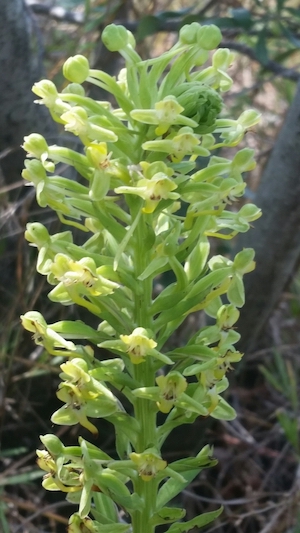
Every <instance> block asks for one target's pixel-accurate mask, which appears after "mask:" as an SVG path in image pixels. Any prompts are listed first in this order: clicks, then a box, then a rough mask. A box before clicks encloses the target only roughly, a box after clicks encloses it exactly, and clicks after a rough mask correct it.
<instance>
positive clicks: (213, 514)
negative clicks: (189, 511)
mask: <svg viewBox="0 0 300 533" xmlns="http://www.w3.org/2000/svg"><path fill="white" fill-rule="evenodd" d="M222 512H223V507H220V509H217V510H216V511H210V512H209V513H203V514H201V515H200V516H196V518H193V519H192V520H189V521H188V522H181V523H179V524H173V525H172V526H171V527H169V529H168V530H167V533H187V532H188V531H190V530H191V529H193V528H194V527H197V528H199V527H204V526H206V525H207V524H210V522H212V521H213V520H215V519H216V518H218V516H220V514H221V513H222Z"/></svg>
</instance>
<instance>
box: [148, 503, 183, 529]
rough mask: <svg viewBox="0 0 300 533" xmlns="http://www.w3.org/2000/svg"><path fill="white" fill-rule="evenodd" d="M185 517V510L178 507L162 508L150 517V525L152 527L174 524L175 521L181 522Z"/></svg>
mask: <svg viewBox="0 0 300 533" xmlns="http://www.w3.org/2000/svg"><path fill="white" fill-rule="evenodd" d="M185 515H186V510H185V509H180V508H179V507H163V508H162V509H160V511H159V512H157V513H155V514H154V515H152V517H151V520H150V523H151V525H153V526H160V525H163V524H168V523H170V522H174V521H175V520H182V518H184V517H185Z"/></svg>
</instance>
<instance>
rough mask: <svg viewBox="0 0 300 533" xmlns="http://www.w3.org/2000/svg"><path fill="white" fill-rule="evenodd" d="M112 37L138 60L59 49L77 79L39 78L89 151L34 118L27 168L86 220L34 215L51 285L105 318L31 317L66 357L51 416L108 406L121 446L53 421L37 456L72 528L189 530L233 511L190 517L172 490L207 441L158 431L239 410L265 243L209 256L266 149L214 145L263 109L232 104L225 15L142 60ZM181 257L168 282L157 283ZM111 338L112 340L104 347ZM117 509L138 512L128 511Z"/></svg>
mask: <svg viewBox="0 0 300 533" xmlns="http://www.w3.org/2000/svg"><path fill="white" fill-rule="evenodd" d="M102 39H103V42H104V44H105V45H106V46H107V48H108V49H109V50H111V51H118V52H120V54H121V55H122V56H123V58H124V59H125V67H124V68H123V69H122V70H121V72H120V75H119V76H118V77H117V78H114V77H111V76H110V75H109V74H107V73H105V72H102V71H98V70H94V69H90V67H89V64H88V61H87V59H86V58H85V57H83V56H75V57H73V58H70V59H68V60H67V62H66V63H65V65H64V68H63V72H64V75H65V77H66V78H67V79H68V80H69V81H70V82H71V83H70V84H69V85H67V86H66V87H65V88H64V89H63V91H62V92H59V91H58V90H57V89H56V87H55V85H54V84H53V83H52V82H50V81H47V80H43V81H40V82H38V83H36V84H35V85H34V88H33V91H34V93H35V94H37V95H38V96H39V97H40V100H38V102H39V103H40V104H43V105H46V106H47V107H48V108H49V111H50V113H51V115H52V117H53V119H54V120H56V121H57V122H59V123H60V124H61V125H63V126H64V129H65V131H67V132H70V133H71V134H74V135H75V136H77V137H78V138H79V140H80V143H81V146H80V147H79V148H78V151H76V150H71V149H69V148H65V147H62V146H56V145H48V144H47V142H46V141H45V139H44V138H43V137H42V136H41V135H38V134H35V133H32V134H31V135H28V136H27V137H25V140H24V145H23V147H24V149H25V150H26V151H27V152H28V159H27V160H26V162H25V169H24V171H23V177H24V179H25V180H27V181H28V182H29V184H32V185H33V186H34V187H35V188H36V197H37V201H38V203H39V205H40V206H42V207H46V206H49V207H50V208H52V209H53V210H54V211H56V213H57V216H58V217H59V219H60V221H61V222H62V223H63V224H64V225H67V226H70V227H71V228H72V227H74V228H76V233H75V234H74V235H73V234H72V232H71V231H66V230H64V231H62V232H60V233H57V234H55V235H50V234H49V232H48V230H47V228H46V227H45V226H43V225H42V224H41V223H37V222H36V223H29V224H28V225H27V228H26V233H25V237H26V239H27V240H28V242H29V243H30V245H31V246H35V247H36V248H37V249H38V258H37V271H38V272H39V273H40V274H42V275H44V276H47V280H48V283H49V284H50V285H51V286H52V288H51V291H50V292H49V299H50V300H52V301H53V302H56V303H60V304H62V305H65V306H73V305H74V304H75V305H79V306H81V307H84V308H85V309H86V310H87V311H88V312H90V313H91V314H92V315H94V317H93V321H92V322H91V323H92V324H95V323H96V324H97V323H98V327H97V325H96V326H93V327H92V326H90V325H89V324H85V323H84V322H81V321H70V320H64V321H59V322H55V323H53V324H48V323H47V322H46V320H45V319H44V317H43V316H42V315H41V314H40V313H39V312H38V311H29V312H27V313H25V314H24V315H23V316H22V317H21V320H22V324H23V326H24V328H25V329H27V330H28V331H30V332H31V333H32V334H33V340H34V341H35V343H36V344H38V345H40V346H43V347H44V349H45V350H47V351H48V352H49V353H50V354H52V355H53V356H57V355H58V356H60V358H61V359H62V358H65V362H62V364H61V370H62V373H61V374H60V377H61V383H60V385H59V388H58V392H57V397H58V399H59V400H60V401H61V402H62V405H61V406H60V407H59V409H58V410H57V411H56V412H55V413H54V414H53V415H52V419H51V420H52V422H54V423H56V424H65V425H74V424H77V423H79V424H81V425H82V426H83V427H85V428H86V429H87V430H89V431H91V433H93V434H94V435H97V433H98V431H99V426H100V423H98V422H97V421H96V420H95V419H100V418H105V419H106V420H107V421H108V422H110V423H111V424H112V425H113V426H114V428H115V433H116V452H117V454H118V457H119V459H118V460H116V459H113V458H112V457H110V456H108V455H107V454H105V453H104V452H103V451H102V450H100V449H99V448H98V447H97V446H95V445H93V444H90V443H89V442H88V441H86V440H84V439H81V438H80V439H79V445H78V446H70V447H65V446H64V445H63V444H62V443H61V442H60V440H59V439H58V438H57V437H56V436H55V435H46V436H44V437H41V440H42V443H43V444H44V446H45V447H46V450H38V451H37V455H38V464H39V466H40V467H41V468H42V469H43V470H44V471H45V472H46V475H45V477H44V481H43V486H44V487H45V488H46V489H48V490H53V491H56V490H61V491H63V492H65V493H66V494H67V498H68V500H69V501H70V502H72V503H75V504H78V510H77V511H76V512H75V513H74V514H73V515H72V516H71V518H70V521H69V528H68V531H69V533H80V532H83V531H85V532H87V533H89V532H91V533H100V532H107V533H114V532H116V533H118V532H119V533H122V532H124V533H126V532H127V531H130V532H131V533H154V531H155V530H156V527H157V526H160V525H163V526H165V527H166V526H167V525H168V524H169V526H168V527H169V529H168V530H167V531H168V532H169V533H178V532H179V531H189V530H190V529H193V528H194V527H201V526H203V525H206V524H208V523H209V522H210V521H212V520H213V519H214V518H215V517H217V516H218V514H219V513H220V512H221V510H220V509H219V510H216V511H212V512H210V513H205V514H203V515H200V516H199V517H197V518H194V519H192V520H190V521H189V522H187V523H180V521H181V520H182V519H183V518H184V516H185V510H184V509H179V508H175V507H172V506H171V505H170V506H169V507H167V506H166V505H167V504H168V502H170V501H171V500H172V499H173V498H175V497H176V496H177V495H178V494H179V493H180V492H181V491H182V490H183V489H184V488H185V487H186V486H187V485H188V484H189V483H190V482H191V481H192V480H193V479H194V478H195V477H196V476H197V475H198V473H199V472H200V471H201V470H202V469H203V468H205V467H208V466H213V465H214V464H215V461H214V460H213V459H212V456H211V453H212V452H211V450H210V449H209V448H208V447H204V448H203V450H201V451H200V452H199V454H198V455H197V456H196V457H195V458H191V457H189V458H187V459H182V460H180V461H175V462H173V463H170V464H167V461H166V459H165V458H164V457H163V454H162V452H161V448H162V445H163V443H164V441H165V440H166V439H167V437H168V436H169V434H170V433H171V431H172V430H173V429H174V428H176V427H177V426H180V425H181V424H189V423H192V422H194V420H195V419H196V418H197V417H202V416H204V417H207V416H212V417H214V418H217V419H223V420H232V419H233V418H234V417H235V411H234V409H233V408H232V407H231V406H230V405H229V404H228V403H227V402H226V401H225V400H224V398H223V397H222V393H223V392H224V391H225V390H226V389H227V387H228V379H227V377H226V374H227V372H228V371H229V370H230V369H231V368H232V365H233V364H234V363H236V362H238V361H240V359H241V357H242V354H241V353H240V352H239V351H237V350H236V348H235V344H236V343H237V341H238V340H239V338H240V335H239V333H238V332H237V331H236V329H235V324H236V322H237V320H238V318H239V309H238V308H239V307H241V306H242V305H243V304H244V296H245V295H244V285H243V276H244V274H247V273H248V272H251V271H252V270H253V268H254V267H255V263H254V253H253V250H251V249H245V250H242V251H241V252H240V253H238V254H237V255H236V257H235V258H233V259H232V260H231V259H229V258H228V257H223V256H222V255H216V256H211V253H210V238H211V237H214V238H219V239H226V240H229V239H232V238H233V237H234V236H235V235H237V234H238V233H239V232H245V231H248V229H249V228H250V224H251V223H252V222H253V221H255V220H256V219H257V218H259V216H260V214H261V213H260V210H259V209H258V208H257V207H256V206H255V205H253V204H245V205H243V206H242V207H240V208H239V207H236V206H234V205H233V204H234V203H235V202H236V200H238V199H239V198H240V197H241V196H242V195H243V193H244V189H245V183H244V181H243V173H244V172H246V171H248V170H252V169H253V168H254V167H255V161H254V157H253V151H252V150H250V149H248V148H243V149H241V150H239V151H235V153H234V154H233V157H232V159H227V158H225V157H222V156H220V155H219V153H218V151H217V150H219V148H221V147H223V146H225V147H230V146H236V145H237V144H238V143H239V142H240V141H241V140H242V139H243V137H244V134H245V132H246V131H247V130H248V128H251V127H253V126H254V125H255V124H256V123H257V122H258V120H259V114H258V113H257V112H256V111H255V110H247V111H245V112H244V113H242V114H241V116H240V117H238V118H237V119H229V118H227V117H226V116H222V113H223V100H222V97H221V93H222V92H223V91H226V90H228V89H229V88H230V86H231V84H232V80H231V78H230V76H229V75H228V73H227V69H228V67H229V66H230V63H231V61H232V59H233V57H232V54H231V52H230V51H229V50H226V49H219V50H217V51H216V52H214V53H213V54H212V56H211V58H212V59H211V62H212V64H211V65H206V64H205V63H206V62H207V61H208V57H209V52H208V51H209V50H212V49H213V48H215V47H216V46H218V45H219V43H220V41H221V33H220V30H219V29H218V28H217V27H216V26H201V25H200V24H198V23H196V22H193V23H192V24H191V25H186V26H184V27H183V28H181V30H180V34H179V41H178V43H176V44H175V45H174V46H173V47H172V48H171V49H170V50H169V51H167V52H165V53H163V54H162V55H161V56H159V57H156V58H154V59H151V60H146V61H143V60H142V59H141V57H140V56H139V55H138V53H137V52H136V51H135V40H134V37H133V35H132V34H131V33H130V32H128V31H127V29H126V28H124V27H122V26H115V25H113V24H112V25H109V26H107V27H106V28H105V29H104V31H103V34H102ZM200 67H201V68H200ZM83 82H85V83H87V84H88V83H93V84H95V85H96V86H99V87H100V88H101V89H103V90H105V91H107V93H108V94H109V95H112V96H113V101H114V102H115V105H114V106H112V105H111V103H110V101H111V97H110V96H108V100H107V101H95V100H93V99H91V98H90V97H87V96H85V90H84V88H83V87H82V86H81V85H80V84H81V83H83ZM77 145H78V143H77V144H76V146H77ZM215 154H217V155H215ZM199 156H200V158H206V159H205V160H204V159H198V157H199ZM204 161H205V162H204ZM60 164H63V165H64V166H67V165H69V166H71V167H73V168H74V170H75V179H69V178H66V177H64V176H62V175H61V173H60V172H59V171H56V167H57V165H60ZM58 170H60V169H58ZM79 231H81V232H82V236H80V238H78V232H79ZM77 241H78V242H79V243H80V244H77ZM169 271H171V274H172V276H171V279H172V280H173V281H172V283H171V284H170V285H168V286H166V287H163V286H161V285H158V283H157V280H158V279H159V282H160V284H161V283H162V278H160V276H161V275H162V274H164V273H165V272H169ZM158 287H161V288H160V290H158ZM196 311H204V312H205V313H206V314H207V315H208V316H210V317H211V318H212V320H213V323H212V325H210V326H207V327H203V328H201V329H200V330H199V331H195V332H194V334H193V335H192V336H191V337H190V338H187V339H186V343H185V344H184V345H182V346H178V347H177V348H174V349H173V350H171V351H170V348H169V347H168V346H170V344H168V340H169V339H170V337H171V336H172V334H173V333H174V332H175V331H176V329H177V328H178V326H179V325H180V324H182V323H183V322H184V320H185V319H186V318H187V317H188V315H189V314H191V313H193V312H196ZM87 321H88V319H87ZM95 321H96V322H95ZM76 342H79V343H80V344H76ZM172 345H174V342H173V341H172ZM95 348H96V350H97V352H95V353H97V354H98V356H97V358H96V357H95V356H94V351H95ZM107 350H109V351H110V352H111V354H113V355H112V356H110V357H109V358H108V359H103V357H105V354H106V353H107ZM102 355H103V357H102ZM124 399H125V400H126V401H124V402H123V400H124ZM123 403H124V405H126V410H125V407H124V405H123ZM128 406H129V407H128ZM158 413H160V416H159V418H158V417H157V415H158ZM91 419H92V420H91ZM158 421H159V422H158ZM118 509H122V511H124V513H126V517H127V518H128V520H130V524H127V523H123V522H121V521H120V520H119V514H118Z"/></svg>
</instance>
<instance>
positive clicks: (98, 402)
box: [51, 358, 119, 435]
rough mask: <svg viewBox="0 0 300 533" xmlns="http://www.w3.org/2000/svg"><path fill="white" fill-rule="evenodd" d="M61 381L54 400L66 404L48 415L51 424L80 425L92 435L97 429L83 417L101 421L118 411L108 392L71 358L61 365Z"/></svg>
mask: <svg viewBox="0 0 300 533" xmlns="http://www.w3.org/2000/svg"><path fill="white" fill-rule="evenodd" d="M61 369H62V371H63V373H62V374H61V375H60V377H61V379H63V380H64V381H63V382H62V383H61V384H60V385H59V389H58V391H57V397H58V398H59V399H60V400H61V401H62V402H64V403H65V404H66V405H65V406H64V407H61V408H60V409H58V411H56V412H55V413H54V414H53V415H52V418H51V420H52V422H54V423H55V424H65V425H68V426H70V425H71V426H72V425H74V424H77V423H80V424H81V425H82V426H83V427H85V428H87V429H88V430H89V431H91V432H92V433H93V434H95V435H97V434H98V430H97V428H96V426H94V424H92V423H91V422H90V421H89V420H88V418H87V417H94V418H102V417H106V416H109V415H111V414H113V413H115V412H116V411H118V410H119V405H118V401H117V399H116V398H115V396H114V395H113V394H112V392H111V391H110V390H109V389H108V388H107V387H105V385H103V384H102V383H100V382H99V381H98V380H96V379H94V378H92V377H91V376H90V375H89V372H88V366H87V363H86V362H85V361H84V360H83V359H79V358H75V359H72V360H71V361H68V362H66V363H63V364H62V365H61Z"/></svg>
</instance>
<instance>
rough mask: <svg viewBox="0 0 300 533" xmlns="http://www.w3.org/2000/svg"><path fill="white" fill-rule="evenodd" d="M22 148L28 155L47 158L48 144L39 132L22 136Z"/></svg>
mask: <svg viewBox="0 0 300 533" xmlns="http://www.w3.org/2000/svg"><path fill="white" fill-rule="evenodd" d="M22 148H24V150H26V152H28V155H29V156H30V157H36V158H37V159H42V160H44V159H47V156H48V144H47V143H46V141H45V139H44V137H43V136H42V135H40V134H39V133H31V135H28V136H27V137H24V144H23V145H22Z"/></svg>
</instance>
